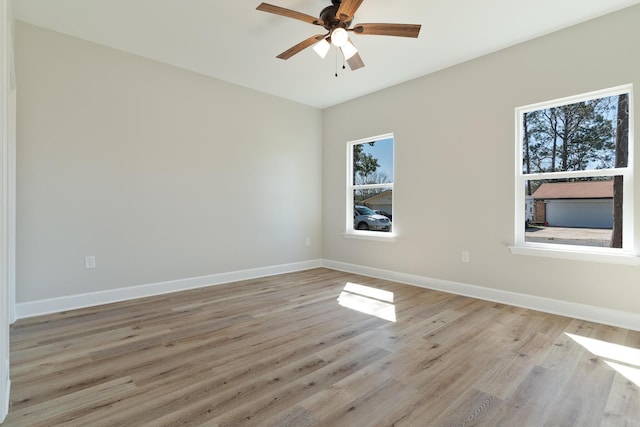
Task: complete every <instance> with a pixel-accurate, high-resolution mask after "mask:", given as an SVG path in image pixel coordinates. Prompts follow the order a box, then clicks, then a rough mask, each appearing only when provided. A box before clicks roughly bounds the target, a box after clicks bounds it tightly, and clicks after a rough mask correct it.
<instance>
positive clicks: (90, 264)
mask: <svg viewBox="0 0 640 427" xmlns="http://www.w3.org/2000/svg"><path fill="white" fill-rule="evenodd" d="M84 268H96V257H95V256H93V255H87V256H86V257H84Z"/></svg>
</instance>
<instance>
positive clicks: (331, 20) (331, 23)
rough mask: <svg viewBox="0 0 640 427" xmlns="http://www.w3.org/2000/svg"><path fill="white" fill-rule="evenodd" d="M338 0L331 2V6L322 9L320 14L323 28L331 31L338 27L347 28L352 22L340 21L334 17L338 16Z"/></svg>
mask: <svg viewBox="0 0 640 427" xmlns="http://www.w3.org/2000/svg"><path fill="white" fill-rule="evenodd" d="M340 3H341V2H340V0H333V4H332V5H331V6H327V7H325V8H324V9H322V12H320V19H322V22H324V28H326V29H327V30H329V31H331V30H334V29H335V28H338V27H343V28H345V29H346V28H349V26H350V25H351V22H352V21H342V22H341V21H340V19H339V18H337V17H336V15H337V14H338V8H339V7H340Z"/></svg>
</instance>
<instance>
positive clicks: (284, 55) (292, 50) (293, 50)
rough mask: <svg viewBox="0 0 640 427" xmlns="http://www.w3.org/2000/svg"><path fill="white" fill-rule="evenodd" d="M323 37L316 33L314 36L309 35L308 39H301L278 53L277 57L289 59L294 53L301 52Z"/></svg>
mask: <svg viewBox="0 0 640 427" xmlns="http://www.w3.org/2000/svg"><path fill="white" fill-rule="evenodd" d="M323 38H325V36H323V35H322V34H316V35H315V36H312V37H309V38H308V39H306V40H303V41H301V42H300V43H298V44H297V45H295V46H293V47H291V48H289V49H287V50H285V51H284V52H282V53H281V54H280V55H278V56H277V58H280V59H289V58H291V57H292V56H293V55H295V54H296V53H299V52H302V51H303V50H305V49H306V48H308V47H309V46H313V45H314V44H316V43H318V42H319V41H320V40H322V39H323Z"/></svg>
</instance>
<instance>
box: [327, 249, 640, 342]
mask: <svg viewBox="0 0 640 427" xmlns="http://www.w3.org/2000/svg"><path fill="white" fill-rule="evenodd" d="M322 265H323V266H324V267H326V268H330V269H333V270H339V271H345V272H349V273H355V274H361V275H363V276H369V277H375V278H378V279H385V280H390V281H393V282H399V283H404V284H407V285H413V286H419V287H422V288H427V289H433V290H438V291H443V292H448V293H451V294H456V295H463V296H468V297H472V298H477V299H482V300H486V301H493V302H498V303H502V304H508V305H513V306H516V307H522V308H528V309H532V310H537V311H542V312H545V313H551V314H558V315H560V316H566V317H572V318H575V319H581V320H587V321H590V322H596V323H602V324H605V325H611V326H616V327H621V328H625V329H632V330H635V331H640V314H639V313H630V312H625V311H619V310H612V309H609V308H603V307H596V306H591V305H586V304H578V303H574V302H568V301H561V300H555V299H551V298H543V297H538V296H534V295H526V294H518V293H515V292H509V291H504V290H500V289H492V288H486V287H483V286H476V285H468V284H464V283H457V282H450V281H447V280H440V279H432V278H429V277H423V276H417V275H412V274H406V273H398V272H395V271H389V270H381V269H378V268H372V267H364V266H361V265H355V264H347V263H342V262H337V261H329V260H324V261H323V262H322Z"/></svg>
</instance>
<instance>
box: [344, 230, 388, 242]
mask: <svg viewBox="0 0 640 427" xmlns="http://www.w3.org/2000/svg"><path fill="white" fill-rule="evenodd" d="M342 235H343V236H344V237H345V238H347V239H361V240H375V241H378V242H388V243H393V242H395V241H396V237H397V236H396V235H395V234H394V233H393V232H391V233H385V232H381V231H348V232H346V233H342Z"/></svg>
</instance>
